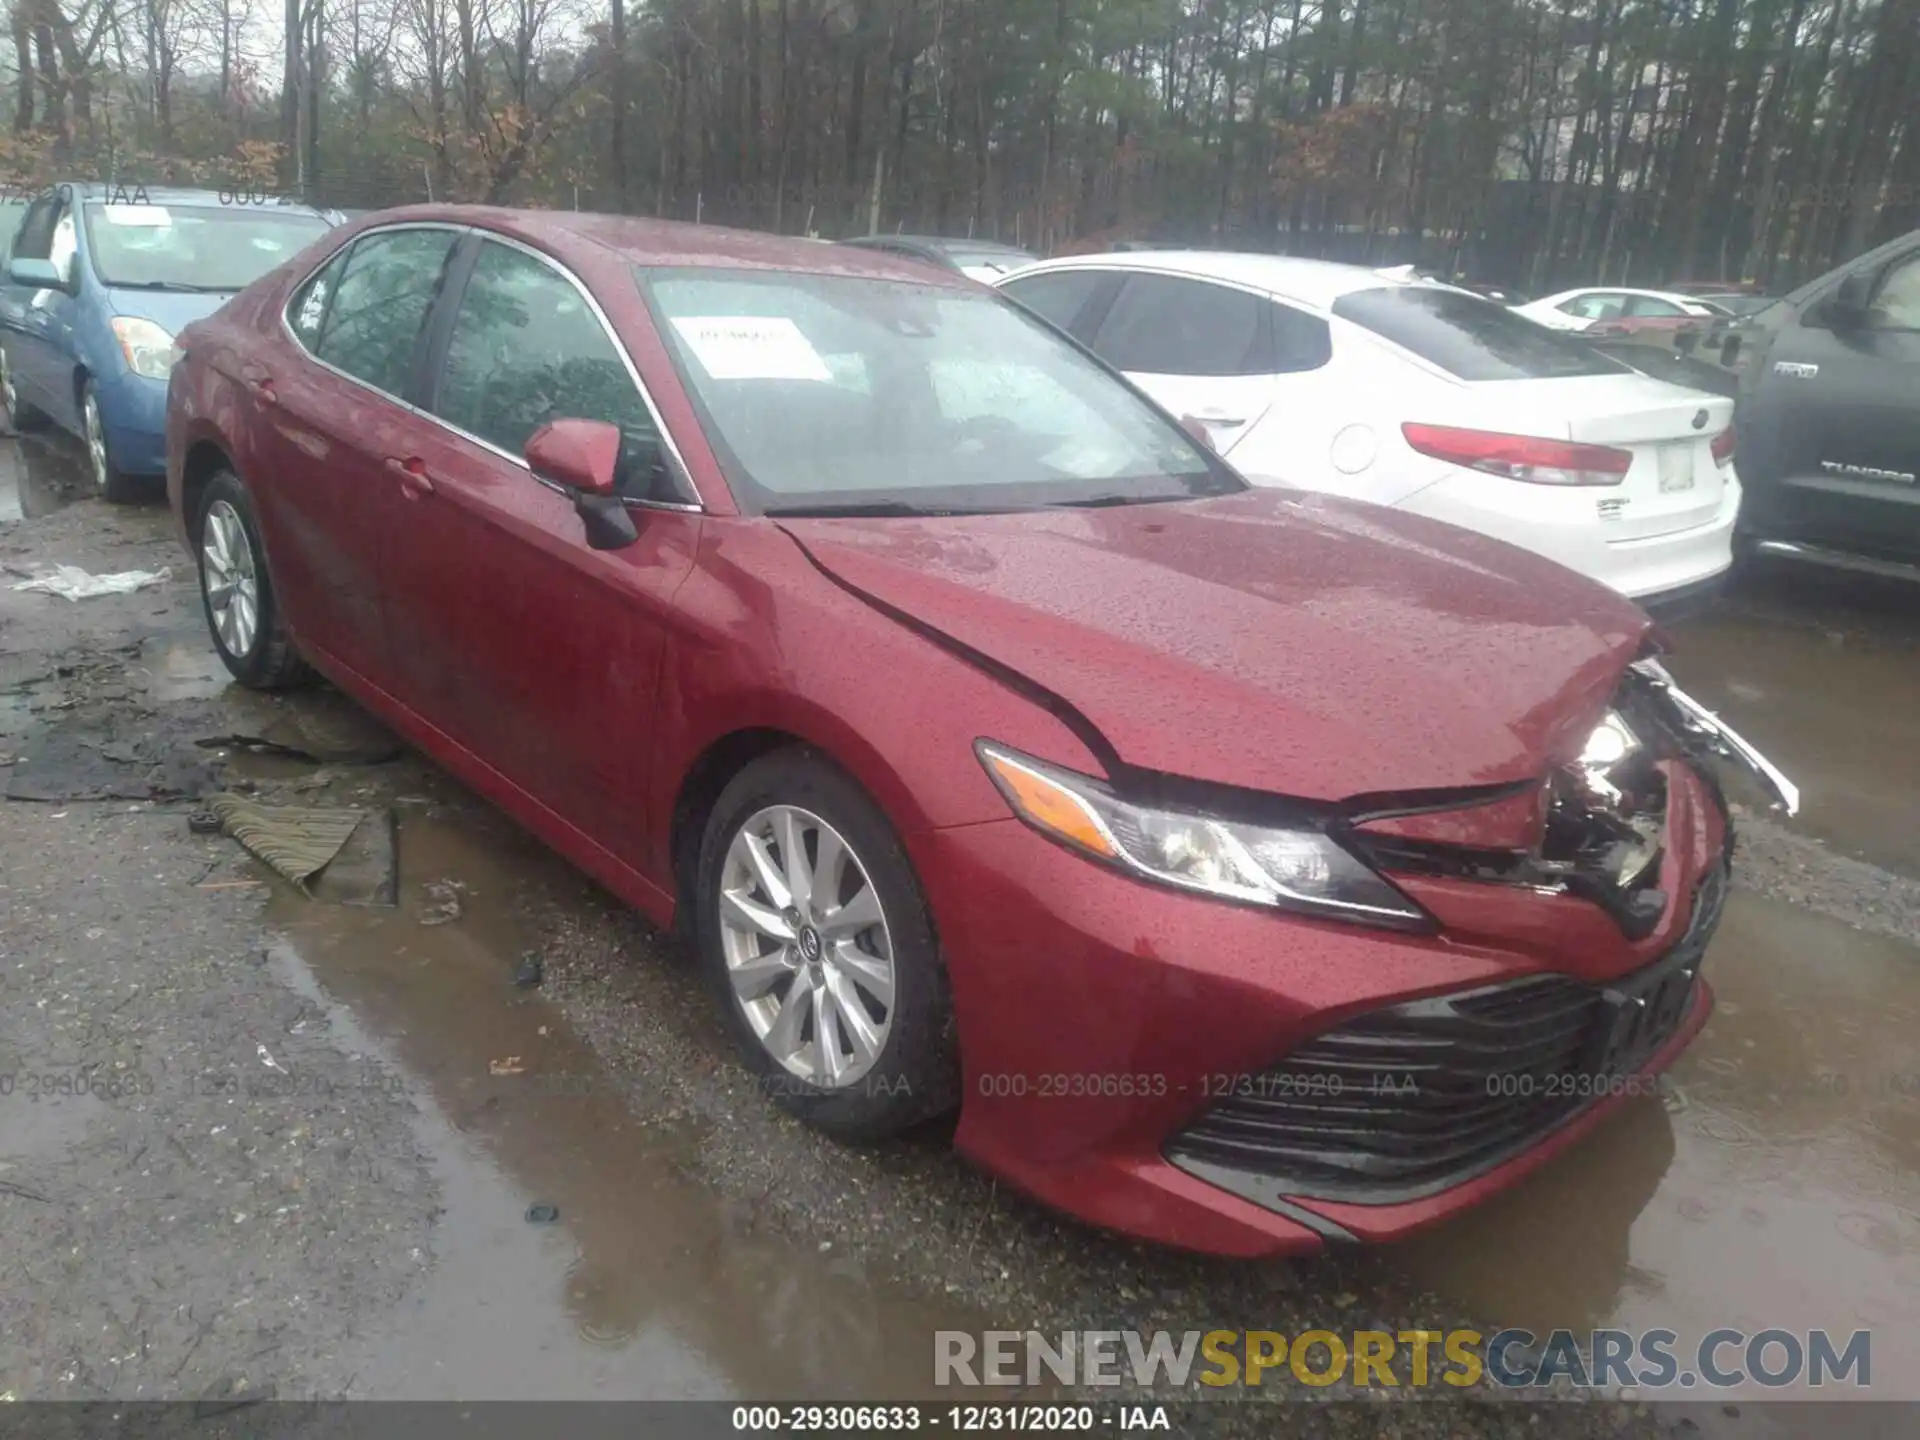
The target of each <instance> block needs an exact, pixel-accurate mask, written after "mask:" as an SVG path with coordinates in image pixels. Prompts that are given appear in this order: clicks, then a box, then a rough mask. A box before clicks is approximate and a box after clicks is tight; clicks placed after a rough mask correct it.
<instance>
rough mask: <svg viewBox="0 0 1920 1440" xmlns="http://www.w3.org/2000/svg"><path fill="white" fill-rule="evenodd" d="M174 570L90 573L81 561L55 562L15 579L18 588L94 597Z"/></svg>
mask: <svg viewBox="0 0 1920 1440" xmlns="http://www.w3.org/2000/svg"><path fill="white" fill-rule="evenodd" d="M172 574H173V571H171V570H122V571H120V572H118V573H117V574H113V575H91V574H89V573H88V572H86V571H85V570H82V569H81V568H80V567H79V566H78V565H56V566H54V567H53V569H52V570H51V571H49V572H47V573H45V574H42V575H36V576H34V577H33V578H32V579H31V580H18V581H15V582H14V586H13V588H14V589H16V590H37V591H39V592H41V593H42V594H46V595H64V596H65V597H66V598H67V599H69V600H91V599H92V598H93V597H94V596H96V595H128V594H131V593H132V592H133V591H135V590H144V589H145V588H146V587H147V586H149V585H158V584H159V583H160V582H161V581H163V580H166V579H168V578H169V577H170V576H171V575H172Z"/></svg>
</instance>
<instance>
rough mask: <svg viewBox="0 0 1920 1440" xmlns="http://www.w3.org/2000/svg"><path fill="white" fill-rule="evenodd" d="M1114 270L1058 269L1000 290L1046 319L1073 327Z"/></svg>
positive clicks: (1064, 326) (1068, 327) (1002, 287)
mask: <svg viewBox="0 0 1920 1440" xmlns="http://www.w3.org/2000/svg"><path fill="white" fill-rule="evenodd" d="M1109 273H1110V272H1107V271H1104V270H1055V271H1053V272H1051V273H1050V274H1046V275H1033V276H1029V277H1028V278H1027V279H1025V280H1015V281H1014V282H1013V283H1012V284H1010V285H1002V286H1001V287H1000V293H1001V294H1003V295H1006V296H1008V297H1010V298H1012V299H1014V300H1017V301H1019V302H1020V303H1021V304H1022V305H1024V306H1026V307H1027V309H1029V310H1031V311H1033V313H1034V314H1036V315H1038V316H1039V317H1040V318H1041V319H1042V320H1047V321H1051V322H1052V323H1053V324H1055V325H1058V326H1059V327H1060V328H1061V329H1062V330H1071V329H1072V328H1073V322H1074V321H1075V320H1076V319H1078V318H1079V316H1080V312H1081V311H1083V310H1085V309H1086V308H1087V302H1088V301H1089V300H1091V299H1092V298H1093V296H1094V294H1095V292H1096V291H1098V290H1099V289H1100V287H1101V285H1102V283H1103V282H1104V281H1105V280H1106V279H1107V276H1108V274H1109Z"/></svg>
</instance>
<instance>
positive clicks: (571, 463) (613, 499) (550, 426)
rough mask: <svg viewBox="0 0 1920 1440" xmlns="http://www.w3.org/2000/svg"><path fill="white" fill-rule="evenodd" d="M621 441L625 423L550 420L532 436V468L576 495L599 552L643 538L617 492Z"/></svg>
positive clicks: (529, 441) (575, 503)
mask: <svg viewBox="0 0 1920 1440" xmlns="http://www.w3.org/2000/svg"><path fill="white" fill-rule="evenodd" d="M620 445H621V435H620V427H619V426H618V425H609V424H607V423H606V422H605V421H604V420H550V421H548V422H547V423H546V424H545V425H542V426H541V427H540V428H539V429H538V430H536V431H534V432H533V434H532V435H530V436H528V437H527V446H526V451H525V454H526V457H527V468H528V469H530V470H531V471H533V473H534V474H535V475H537V476H538V477H539V478H540V479H542V480H545V481H548V482H549V483H551V484H554V485H559V486H561V487H563V488H564V489H566V490H568V491H570V492H571V493H572V495H573V508H574V513H576V514H577V515H579V517H580V523H581V524H582V525H584V526H585V527H586V532H587V544H589V545H591V546H592V547H593V548H594V549H595V550H618V549H620V548H622V547H623V546H627V545H631V544H633V542H634V541H636V540H638V539H639V538H640V531H639V529H638V528H637V527H636V526H635V525H634V523H633V516H632V514H631V513H630V512H629V511H628V510H627V507H626V505H625V504H624V503H623V502H622V501H621V499H620V497H619V496H618V495H616V494H615V493H614V483H615V481H616V480H617V479H618V477H619V473H620Z"/></svg>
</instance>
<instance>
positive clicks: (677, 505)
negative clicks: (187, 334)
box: [280, 220, 707, 515]
mask: <svg viewBox="0 0 1920 1440" xmlns="http://www.w3.org/2000/svg"><path fill="white" fill-rule="evenodd" d="M403 230H447V231H451V232H452V233H453V234H454V235H455V237H456V239H455V241H454V244H455V245H458V244H459V243H460V240H461V239H463V238H465V237H466V236H468V235H478V236H479V237H480V238H481V239H482V240H483V241H487V240H491V241H493V242H494V243H496V244H500V245H504V246H507V247H508V248H509V249H513V250H518V251H521V252H522V253H524V254H527V255H530V256H532V257H533V258H534V259H536V260H538V261H540V262H541V263H542V264H544V265H546V266H547V267H548V268H549V269H550V270H552V271H553V272H554V273H555V274H557V275H559V276H560V277H561V278H562V279H564V280H565V281H566V282H567V283H568V284H569V285H571V286H573V288H574V290H575V292H576V293H577V294H578V295H579V296H580V298H581V299H582V300H584V301H586V303H587V308H588V309H589V310H591V311H592V312H593V317H594V319H596V320H597V321H599V322H600V329H601V331H602V332H603V333H604V334H605V335H606V337H607V339H608V340H609V341H611V342H612V344H613V351H614V354H616V355H618V356H619V357H620V363H621V364H622V365H623V366H625V367H626V371H627V378H628V379H629V380H631V381H632V382H633V388H634V389H635V390H637V391H638V392H639V394H640V402H641V403H642V404H643V405H645V406H646V407H647V414H648V416H649V417H650V418H651V419H652V421H653V424H654V428H655V430H657V431H658V432H659V434H660V438H661V440H662V441H664V442H665V444H666V448H667V453H668V454H669V455H670V456H671V457H672V458H673V462H674V464H675V465H676V466H677V467H678V469H679V472H680V475H681V477H682V478H684V479H685V480H686V482H687V488H688V489H689V490H691V491H692V492H693V494H694V497H695V498H694V499H693V501H691V502H689V501H685V500H647V499H639V498H634V497H630V496H625V495H623V496H621V497H620V501H621V504H623V505H624V506H626V507H627V508H628V509H630V510H674V511H678V512H680V513H682V514H693V515H704V514H705V513H706V511H707V507H706V503H705V500H704V498H703V497H701V495H700V487H699V485H698V484H697V483H696V482H695V481H694V478H693V472H692V471H691V470H690V469H689V468H688V467H687V461H686V457H685V456H684V455H683V454H681V452H680V447H679V445H678V444H677V443H676V442H675V441H674V438H673V435H672V432H670V431H669V430H668V429H667V425H666V421H665V420H664V419H663V418H662V417H661V415H660V407H659V406H657V405H655V404H654V403H653V394H652V392H651V391H649V390H648V389H647V386H646V383H645V382H644V381H643V380H641V378H640V371H639V370H638V369H637V368H636V367H635V365H634V363H633V357H632V356H631V355H629V354H628V353H627V347H626V346H625V345H624V344H623V343H621V340H620V336H619V335H618V334H617V333H616V332H615V330H614V328H613V324H612V322H611V321H609V320H608V319H607V312H606V311H605V310H603V309H601V308H600V302H599V301H598V300H596V299H595V298H594V296H593V292H592V291H590V290H588V289H587V287H586V286H585V285H583V284H582V283H581V282H580V277H579V276H577V275H575V274H574V273H573V272H572V271H571V270H569V269H568V268H567V267H566V266H565V265H562V264H561V263H560V262H559V261H558V260H556V259H554V258H553V256H551V255H548V254H547V253H545V252H544V251H541V250H536V249H534V248H533V247H532V246H531V245H527V244H524V243H522V242H521V241H519V240H515V239H514V238H513V237H512V236H509V235H502V234H500V233H499V232H498V231H495V230H488V229H486V228H484V227H482V226H477V225H457V224H454V223H453V222H451V221H447V220H401V221H397V222H395V223H393V224H390V225H375V226H373V227H372V228H370V229H367V230H362V231H361V232H360V233H359V234H358V235H356V236H354V237H353V240H352V241H351V242H350V243H349V244H348V245H346V246H342V247H341V248H340V249H338V250H334V251H332V252H331V253H330V254H328V255H327V256H326V257H325V258H324V259H322V260H320V261H319V262H318V263H317V264H315V265H314V266H313V267H312V268H311V269H309V270H308V271H307V272H306V273H305V274H304V275H302V276H301V277H300V279H299V280H298V281H296V282H295V283H294V285H293V288H292V289H291V290H289V291H288V292H287V299H286V303H285V304H283V305H282V306H281V307H280V329H281V331H282V332H283V333H284V334H285V335H286V337H287V339H288V340H290V341H291V342H292V343H293V346H294V348H295V349H296V350H298V351H299V352H300V353H301V354H302V355H304V356H306V357H307V359H308V360H310V361H312V362H313V363H314V364H315V365H318V366H319V367H320V368H321V369H322V370H326V371H330V372H331V373H332V374H335V375H338V376H339V377H340V378H341V379H342V380H346V381H350V382H351V383H353V384H355V385H358V386H359V387H360V388H361V389H362V390H365V391H367V392H369V393H370V394H374V395H378V396H379V397H380V398H381V399H382V400H385V401H387V402H388V403H390V404H393V405H397V406H399V407H400V408H401V409H402V410H404V411H406V412H407V413H408V414H410V415H417V416H419V417H420V418H421V419H423V420H429V421H431V422H433V423H434V424H435V425H438V426H439V427H440V428H441V429H442V430H446V431H448V432H450V433H452V434H454V435H458V436H459V437H460V438H461V439H463V440H467V441H470V442H472V443H473V444H475V445H478V446H479V447H480V448H481V449H483V450H488V451H491V452H492V453H493V454H495V455H498V456H499V457H500V458H501V459H502V460H505V461H508V462H509V463H511V464H513V465H515V466H518V467H519V468H520V469H521V470H524V471H526V473H527V474H528V475H529V476H530V477H531V478H532V479H533V481H534V482H535V483H536V484H538V485H543V486H545V487H546V488H547V489H549V490H552V491H553V492H554V493H556V494H559V495H567V496H571V495H572V494H573V492H572V491H571V490H569V489H568V488H567V487H566V486H564V485H561V484H558V483H557V482H555V481H552V480H548V479H545V478H544V477H542V476H539V475H535V474H534V473H533V468H532V467H531V466H529V465H528V464H527V461H526V457H525V456H523V455H515V454H513V453H512V452H511V451H509V450H507V449H505V448H503V447H502V446H499V445H496V444H494V443H493V442H492V441H491V440H488V439H485V438H484V437H482V436H479V435H475V434H474V433H473V432H472V431H470V430H466V429H463V428H461V427H460V426H458V425H455V424H454V423H453V422H452V421H450V420H448V419H446V418H444V417H443V416H440V415H436V414H434V412H433V411H431V410H428V409H425V408H424V407H422V406H419V405H415V404H414V403H413V402H412V401H410V400H402V399H401V398H400V397H399V396H398V395H395V394H393V393H392V392H391V391H387V390H382V389H381V388H380V387H379V386H378V385H374V384H370V383H369V382H368V381H366V380H363V379H361V378H360V377H359V376H358V375H352V374H349V373H348V372H347V371H345V370H342V369H341V368H340V367H339V366H338V365H334V364H331V363H329V362H328V361H326V360H323V359H321V358H320V357H319V356H318V355H316V354H314V353H313V351H311V350H309V349H308V348H307V347H306V345H305V343H304V342H302V340H301V339H300V336H299V334H298V333H297V332H296V331H295V330H294V328H293V322H292V321H291V320H290V319H289V318H288V317H289V314H290V312H291V311H292V309H293V302H294V301H295V299H297V298H298V297H299V295H300V292H301V291H303V290H305V289H306V287H307V286H308V285H309V284H310V283H311V282H312V280H313V278H314V276H316V275H318V274H319V273H320V272H321V271H322V270H324V269H326V267H327V266H328V265H331V264H332V263H333V262H334V260H335V259H336V258H338V257H339V256H340V255H341V254H342V253H343V251H345V250H348V249H351V248H352V247H353V246H355V245H358V244H359V243H360V242H361V241H362V240H364V239H366V238H367V237H368V236H370V235H391V234H397V233H399V232H400V231H403Z"/></svg>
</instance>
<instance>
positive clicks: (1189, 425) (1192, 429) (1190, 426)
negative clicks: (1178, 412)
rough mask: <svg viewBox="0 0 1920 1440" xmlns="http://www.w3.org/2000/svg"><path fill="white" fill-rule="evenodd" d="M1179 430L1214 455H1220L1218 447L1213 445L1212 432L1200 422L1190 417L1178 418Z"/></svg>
mask: <svg viewBox="0 0 1920 1440" xmlns="http://www.w3.org/2000/svg"><path fill="white" fill-rule="evenodd" d="M1180 428H1181V429H1182V430H1184V431H1186V432H1187V434H1188V435H1190V436H1191V437H1193V438H1194V439H1195V440H1198V441H1199V442H1200V443H1201V444H1202V445H1204V446H1206V447H1207V449H1209V450H1211V451H1213V452H1214V453H1215V454H1216V455H1217V454H1219V453H1220V447H1219V446H1218V445H1216V444H1214V443H1213V432H1212V431H1211V430H1209V429H1207V427H1206V425H1205V424H1203V423H1202V422H1201V421H1199V420H1197V419H1195V418H1194V417H1193V416H1191V415H1182V416H1181V417H1180Z"/></svg>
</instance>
